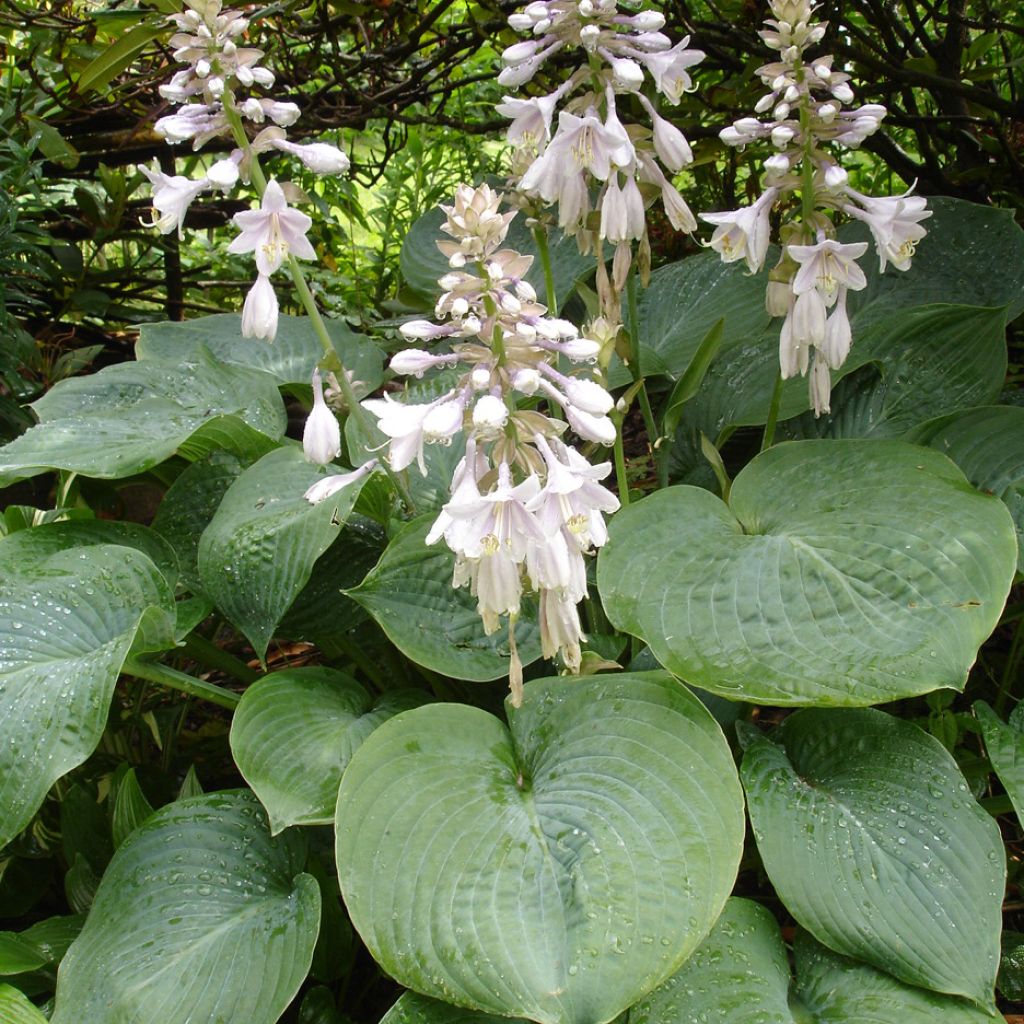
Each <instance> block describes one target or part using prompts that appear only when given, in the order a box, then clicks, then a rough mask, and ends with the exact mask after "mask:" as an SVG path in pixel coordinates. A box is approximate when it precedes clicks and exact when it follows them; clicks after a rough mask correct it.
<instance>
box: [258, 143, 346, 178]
mask: <svg viewBox="0 0 1024 1024" xmlns="http://www.w3.org/2000/svg"><path fill="white" fill-rule="evenodd" d="M271 145H273V146H274V148H275V149H280V150H281V151H282V152H285V153H289V154H290V155H291V156H294V157H298V159H299V160H301V161H302V163H303V164H305V166H306V167H308V168H309V169H310V170H311V171H312V172H313V173H314V174H344V173H345V171H347V170H348V169H349V166H350V163H349V159H348V157H347V156H346V155H345V154H344V153H343V152H342V151H341V150H340V149H338V147H337V146H330V145H328V144H327V143H326V142H310V143H307V144H305V145H299V144H298V143H295V142H289V141H288V140H287V139H275V140H274V141H273V142H272V143H271Z"/></svg>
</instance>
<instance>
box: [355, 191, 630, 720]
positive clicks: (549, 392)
mask: <svg viewBox="0 0 1024 1024" xmlns="http://www.w3.org/2000/svg"><path fill="white" fill-rule="evenodd" d="M500 202H501V196H499V195H496V194H495V193H494V192H492V190H491V189H490V188H489V187H488V186H486V185H482V186H480V187H479V188H476V189H473V188H470V187H469V186H465V185H464V186H461V187H460V188H459V190H458V192H457V194H456V197H455V202H454V204H453V205H452V206H446V207H443V209H444V210H445V212H446V213H447V215H448V217H447V221H446V222H445V224H444V231H445V232H446V233H447V234H448V235H449V236H450V237H449V238H448V239H445V240H443V241H440V242H438V246H439V248H440V249H441V251H442V252H443V253H444V255H445V256H446V257H447V259H448V263H449V267H450V268H451V269H450V271H449V272H448V273H447V274H445V276H444V277H443V278H441V280H440V285H441V287H442V289H444V293H443V295H442V296H441V298H440V299H439V300H438V303H437V307H436V310H435V313H436V322H435V321H430V320H413V321H410V322H407V323H405V324H403V326H402V328H401V331H402V333H403V335H404V336H405V337H406V338H408V339H410V340H416V341H420V342H422V341H427V340H429V341H442V340H443V341H444V342H445V343H446V348H448V349H449V351H444V352H438V353H431V352H429V351H427V350H425V349H421V348H410V349H406V350H404V351H402V352H399V353H398V354H397V355H396V356H395V357H394V358H393V359H392V361H391V369H392V370H393V371H395V372H396V373H398V374H401V375H412V376H416V377H422V376H423V374H424V373H425V372H427V371H428V370H431V369H433V368H437V367H461V368H463V369H464V371H465V372H464V373H463V374H462V376H461V377H460V379H459V380H458V382H457V383H456V384H455V386H454V387H452V388H451V389H450V390H449V391H448V392H446V393H445V394H443V395H442V396H441V397H439V398H437V399H435V400H434V401H432V402H426V403H421V404H412V403H405V402H402V401H398V400H396V399H394V398H392V397H391V396H390V395H389V396H386V397H385V398H383V399H370V400H367V401H364V402H363V403H362V404H363V407H364V408H366V409H368V410H369V411H370V412H371V413H373V415H374V416H376V417H377V421H378V422H377V426H378V427H379V429H380V430H381V431H382V432H383V433H384V434H385V435H386V436H387V437H388V438H389V443H388V453H387V459H388V463H389V464H390V467H391V469H392V470H396V471H397V470H402V469H405V468H406V467H408V466H410V465H412V464H413V463H414V462H416V463H418V465H419V467H420V470H421V471H424V472H425V464H424V445H425V444H430V443H439V444H450V443H451V441H452V439H453V438H454V437H455V436H456V435H457V434H459V433H463V432H464V433H465V435H466V454H465V456H464V457H463V458H462V459H461V460H460V462H459V464H458V466H457V468H456V470H455V474H454V477H453V479H452V489H451V498H450V500H449V501H448V502H447V504H446V505H445V506H444V508H443V510H442V512H441V513H440V515H439V516H438V518H437V521H436V522H435V523H434V525H433V528H432V529H431V531H430V534H429V535H428V537H427V543H428V544H434V543H437V542H438V541H440V540H441V539H442V538H443V539H444V540H445V542H446V543H447V545H448V547H449V548H450V549H451V550H452V551H453V552H454V553H455V571H454V576H453V585H454V586H455V587H461V586H464V585H468V586H469V587H470V588H471V592H472V593H473V594H474V596H475V597H476V599H477V608H478V611H479V613H480V616H481V619H482V620H483V625H484V630H485V631H486V632H487V633H488V634H491V633H493V632H495V631H496V630H497V629H499V628H500V626H501V622H502V619H503V618H504V617H506V616H507V618H508V622H509V639H510V647H511V649H512V664H511V668H510V673H509V678H510V681H511V685H512V692H513V699H514V700H517V701H518V699H519V696H520V694H521V684H522V670H521V666H520V664H519V659H518V656H517V655H516V653H515V632H514V630H515V623H516V619H517V617H518V616H519V613H520V604H521V600H522V596H523V593H524V590H525V589H526V588H530V589H532V590H534V591H536V592H537V593H538V594H539V597H540V631H541V642H542V649H543V653H544V655H545V657H554V656H555V655H556V654H560V655H561V657H562V660H563V662H564V663H565V665H566V667H567V668H568V669H570V670H571V671H578V670H579V668H580V664H581V656H582V655H581V650H580V643H581V641H582V640H583V639H584V634H583V629H582V626H581V622H580V617H579V612H578V609H577V605H578V604H579V602H580V601H582V600H583V598H584V597H585V596H586V593H587V574H586V562H585V556H586V555H587V554H588V553H589V552H591V551H593V549H594V548H597V547H600V546H601V545H602V544H604V542H605V540H606V539H607V531H606V529H605V524H604V516H603V514H604V513H608V512H614V511H615V510H616V509H617V508H618V507H619V502H618V499H617V498H616V497H615V496H614V495H613V494H612V493H611V492H609V491H608V490H607V489H606V488H604V487H603V486H602V485H601V484H600V483H599V481H601V480H603V479H604V478H605V477H606V476H607V475H608V473H609V472H610V470H611V467H610V465H609V464H608V463H603V464H601V465H597V466H595V465H591V463H590V462H588V461H587V459H585V458H584V457H583V456H582V455H581V454H580V453H579V452H577V451H576V450H575V449H574V448H572V447H571V446H570V445H568V444H567V443H565V442H564V441H563V440H562V435H563V434H565V432H566V428H567V426H568V427H570V428H571V429H572V431H573V433H575V434H576V435H577V436H578V437H580V438H582V439H585V440H588V441H592V442H597V443H600V444H606V445H608V444H612V443H613V442H614V441H615V426H614V424H613V423H612V421H611V419H610V418H609V417H608V413H609V411H611V409H612V405H613V401H612V397H611V395H609V394H608V392H607V391H606V390H605V389H604V388H603V387H602V386H601V385H600V384H599V383H597V381H596V380H594V379H593V377H592V376H591V375H589V374H588V373H587V372H586V370H585V364H588V363H590V364H592V363H594V361H595V360H596V358H597V355H598V353H599V351H600V348H601V346H600V344H599V343H598V342H596V341H593V340H591V339H589V338H585V337H581V336H580V335H579V332H578V331H577V330H576V328H575V327H574V326H573V325H572V324H570V323H569V322H567V321H565V320H559V319H557V318H555V317H549V316H547V315H546V313H547V310H546V309H545V307H544V306H542V305H540V304H539V303H538V302H537V297H536V295H535V293H534V290H533V288H532V287H531V285H530V284H529V282H527V281H526V280H525V275H526V272H527V271H528V270H529V268H530V263H531V257H529V256H522V255H520V254H519V253H518V252H515V251H514V250H511V249H506V248H502V244H503V242H504V239H505V235H506V232H507V231H508V225H509V222H510V220H511V219H512V217H513V216H515V213H514V212H512V213H502V212H500V209H499V206H500ZM560 360H561V361H564V363H566V364H575V365H576V366H577V368H578V369H577V370H576V371H575V372H569V373H563V372H562V371H561V370H559V369H558V363H559V361H560ZM580 368H582V372H580ZM538 400H543V401H546V402H547V403H554V404H555V405H557V406H558V407H560V409H561V411H562V415H564V417H565V419H564V420H563V419H556V418H554V417H553V416H550V415H547V414H546V413H545V412H543V411H541V408H540V407H539V401H538ZM521 405H525V406H528V407H523V408H520V406H521Z"/></svg>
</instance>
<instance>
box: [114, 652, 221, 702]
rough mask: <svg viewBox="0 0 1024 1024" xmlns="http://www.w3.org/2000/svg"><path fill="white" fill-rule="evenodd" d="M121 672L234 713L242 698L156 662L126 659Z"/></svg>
mask: <svg viewBox="0 0 1024 1024" xmlns="http://www.w3.org/2000/svg"><path fill="white" fill-rule="evenodd" d="M121 671H122V672H123V673H124V674H125V675H129V676H135V678H136V679H148V680H149V682H151V683H159V684H160V685H161V686H167V687H169V688H170V689H172V690H178V691H179V692H180V693H186V694H188V695H189V696H190V697H199V698H201V699H202V700H208V701H209V702H210V703H211V704H219V705H220V706H221V707H222V708H228V709H229V710H231V711H233V710H234V709H235V708H236V707H238V702H239V701H240V700H241V697H239V695H238V694H237V693H232V692H231V690H225V689H224V688H223V687H222V686H216V685H214V684H213V683H208V682H206V681H205V680H203V679H196V677H195V676H190V675H188V673H186V672H179V671H178V670H177V669H176V668H170V667H169V666H167V665H160V664H157V663H156V662H154V661H142V660H141V659H139V658H127V659H125V663H124V666H123V667H122V669H121Z"/></svg>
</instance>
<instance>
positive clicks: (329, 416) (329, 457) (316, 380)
mask: <svg viewBox="0 0 1024 1024" xmlns="http://www.w3.org/2000/svg"><path fill="white" fill-rule="evenodd" d="M302 450H303V452H304V453H305V456H306V461H307V462H316V463H318V464H320V465H321V466H323V465H326V464H327V463H328V462H331V461H333V460H334V459H336V458H337V457H338V455H340V454H341V428H340V427H339V426H338V418H337V417H336V416H335V415H334V413H333V412H331V410H330V409H329V408H328V407H327V403H326V402H325V401H324V388H323V384H322V383H321V381H320V371H319V370H314V371H313V410H312V412H310V414H309V415H308V416H307V417H306V425H305V427H304V428H303V431H302Z"/></svg>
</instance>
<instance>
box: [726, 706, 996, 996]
mask: <svg viewBox="0 0 1024 1024" xmlns="http://www.w3.org/2000/svg"><path fill="white" fill-rule="evenodd" d="M741 773H742V777H743V783H744V787H745V789H746V792H747V800H748V803H749V810H750V820H751V824H752V825H753V829H754V836H755V838H756V840H757V846H758V850H759V851H760V853H761V858H762V860H763V862H764V866H765V870H766V871H767V872H768V875H769V877H770V878H771V880H772V883H773V885H774V886H775V888H776V890H777V891H778V893H779V895H780V897H781V898H782V900H783V902H784V903H785V904H786V907H787V909H788V910H789V911H790V913H791V914H792V915H793V916H794V917H795V918H796V920H797V921H798V922H799V923H800V924H801V925H802V926H803V927H804V928H806V929H807V930H808V931H809V932H811V934H812V935H814V936H815V937H816V938H817V939H819V940H820V941H821V942H823V943H825V944H827V945H828V946H829V947H830V948H832V949H834V950H835V951H836V952H839V953H843V954H845V955H848V956H853V957H856V958H858V959H860V960H864V961H866V962H868V963H870V964H873V965H875V966H876V967H878V968H880V969H881V970H884V971H887V972H888V973H890V974H892V975H894V976H895V977H897V978H899V979H901V980H902V981H906V982H907V983H909V984H912V985H920V986H922V987H925V988H930V989H934V990H935V991H938V992H946V993H949V994H952V995H962V996H966V997H968V998H969V999H971V1000H973V1001H975V1002H977V1003H978V1004H979V1005H982V1006H990V1005H992V1000H993V986H994V984H995V977H996V969H997V967H998V964H999V935H1000V930H1001V919H1002V914H1001V908H1002V899H1003V889H1004V887H1005V882H1006V868H1005V858H1004V855H1003V845H1002V841H1001V839H1000V835H999V829H998V827H997V826H996V824H995V822H994V821H993V820H992V819H991V818H990V817H989V816H988V815H987V814H986V813H985V812H984V811H983V810H982V809H981V808H980V807H979V806H978V804H977V803H976V802H975V801H974V799H973V798H972V797H971V795H970V793H969V791H968V788H967V783H966V782H965V781H964V778H963V775H962V774H961V773H960V770H959V768H958V767H957V765H956V762H955V761H954V760H953V759H952V757H951V756H950V755H949V754H948V753H947V751H946V749H945V748H944V747H943V746H942V745H941V744H940V743H939V742H938V741H937V740H935V739H934V738H932V737H931V736H929V735H928V734H927V733H925V732H923V731H922V730H921V729H918V728H917V726H915V725H912V724H911V723H909V722H905V721H903V720H901V719H898V718H893V717H892V716H890V715H885V714H883V713H882V712H880V711H874V710H870V709H862V710H845V711H826V710H807V711H801V712H800V713H799V714H796V715H791V716H790V717H789V718H787V719H786V720H785V722H784V723H783V725H782V726H781V727H780V729H779V730H778V732H777V733H776V734H775V736H774V737H773V738H772V739H770V740H769V739H766V738H763V737H760V738H754V739H752V740H751V741H750V743H749V746H748V748H747V751H746V754H745V755H744V758H743V766H742V772H741Z"/></svg>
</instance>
